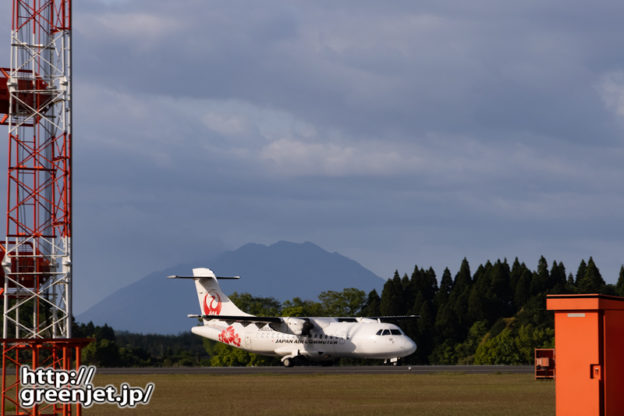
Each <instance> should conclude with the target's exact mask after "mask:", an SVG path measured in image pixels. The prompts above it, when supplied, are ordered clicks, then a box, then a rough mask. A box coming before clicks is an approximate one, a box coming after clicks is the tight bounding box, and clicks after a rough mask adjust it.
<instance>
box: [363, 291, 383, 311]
mask: <svg viewBox="0 0 624 416" xmlns="http://www.w3.org/2000/svg"><path fill="white" fill-rule="evenodd" d="M380 304H381V298H380V297H379V295H378V294H377V291H376V290H375V289H373V290H371V291H370V292H369V294H368V298H366V304H365V305H364V307H363V308H362V316H380V315H381V311H380V310H379V306H380Z"/></svg>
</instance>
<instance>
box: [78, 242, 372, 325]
mask: <svg viewBox="0 0 624 416" xmlns="http://www.w3.org/2000/svg"><path fill="white" fill-rule="evenodd" d="M193 267H209V268H211V269H212V270H213V271H214V272H215V274H217V276H219V275H221V276H232V275H238V276H241V279H240V280H234V281H230V280H226V281H223V280H222V281H220V284H221V286H222V288H223V290H224V292H226V293H232V292H235V291H236V292H239V293H242V292H248V293H251V294H252V295H254V296H261V297H274V298H276V299H278V300H280V301H284V300H286V299H292V298H294V297H296V296H298V297H300V298H302V299H311V300H316V298H317V297H318V295H319V294H320V293H321V292H323V291H325V290H342V289H344V288H346V287H355V288H358V289H362V290H365V291H366V292H369V291H370V290H372V289H377V291H378V292H379V293H381V292H380V291H381V288H382V286H383V283H384V281H383V279H382V278H380V277H379V276H377V275H375V274H374V273H372V272H371V271H370V270H368V269H366V268H364V267H363V266H361V265H360V264H359V263H357V262H356V261H354V260H351V259H349V258H347V257H344V256H342V255H340V254H338V253H329V252H327V251H325V250H323V249H322V248H320V247H319V246H317V245H315V244H312V243H309V242H306V243H301V244H298V243H290V242H286V241H280V242H278V243H275V244H273V245H270V246H265V245H262V244H246V245H244V246H242V247H240V248H239V249H237V250H234V251H228V252H225V253H223V254H221V255H219V256H218V257H216V258H214V259H213V260H211V261H208V262H206V263H205V264H199V263H198V264H194V265H188V264H187V265H177V266H174V267H171V268H168V269H165V270H160V271H157V272H154V273H151V274H149V275H147V276H145V277H144V278H142V279H140V280H138V281H136V282H134V283H132V284H130V285H128V286H126V287H123V288H121V289H119V290H118V291H116V292H115V293H113V294H112V295H110V296H107V297H106V298H104V299H102V300H101V301H100V302H98V303H97V304H95V305H94V306H92V307H91V308H89V309H88V310H87V311H85V312H84V313H82V314H80V315H78V316H77V317H76V320H77V321H78V322H85V323H86V322H89V321H93V323H94V324H98V325H102V324H104V323H106V324H108V325H109V326H111V327H113V328H114V329H117V330H127V331H132V332H141V333H160V334H175V333H179V332H182V331H186V330H188V329H189V328H190V327H191V326H192V325H193V323H194V321H192V320H191V319H189V318H187V317H186V315H187V314H188V313H198V312H199V305H198V302H197V294H196V292H195V286H194V285H193V284H192V282H191V281H187V280H172V279H167V278H166V276H168V275H171V274H178V275H184V276H189V275H191V269H192V268H193Z"/></svg>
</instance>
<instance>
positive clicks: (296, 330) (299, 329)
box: [284, 318, 313, 335]
mask: <svg viewBox="0 0 624 416" xmlns="http://www.w3.org/2000/svg"><path fill="white" fill-rule="evenodd" d="M284 323H285V324H286V326H287V327H288V331H289V332H290V333H292V334H295V335H310V330H311V329H312V327H313V325H312V323H311V322H310V320H309V319H306V318H284Z"/></svg>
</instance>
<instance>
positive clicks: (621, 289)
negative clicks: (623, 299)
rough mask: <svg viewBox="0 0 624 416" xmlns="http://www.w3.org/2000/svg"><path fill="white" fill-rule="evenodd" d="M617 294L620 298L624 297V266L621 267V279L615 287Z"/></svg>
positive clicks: (619, 278)
mask: <svg viewBox="0 0 624 416" xmlns="http://www.w3.org/2000/svg"><path fill="white" fill-rule="evenodd" d="M615 293H617V295H618V296H624V265H623V266H621V267H620V277H618V281H617V284H616V285H615Z"/></svg>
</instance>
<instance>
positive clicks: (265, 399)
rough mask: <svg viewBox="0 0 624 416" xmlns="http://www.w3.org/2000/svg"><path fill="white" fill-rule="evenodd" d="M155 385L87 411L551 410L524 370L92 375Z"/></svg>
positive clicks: (540, 385) (544, 391)
mask: <svg viewBox="0 0 624 416" xmlns="http://www.w3.org/2000/svg"><path fill="white" fill-rule="evenodd" d="M123 382H127V383H128V384H130V385H131V386H141V387H143V386H145V385H146V384H147V383H149V382H154V383H155V384H156V389H155V391H154V395H153V396H152V399H151V402H150V403H149V405H145V406H137V407H136V408H135V409H118V408H117V407H116V406H110V405H94V406H93V407H91V408H90V409H86V410H85V412H84V414H86V415H87V416H100V415H111V414H122V415H154V416H159V415H163V416H164V415H227V416H239V415H240V416H242V415H245V416H249V415H272V416H274V415H289V416H291V415H292V416H297V415H330V416H331V415H341V416H349V415H354V416H355V415H357V416H366V415H426V416H429V415H431V416H438V415H440V416H441V415H444V416H447V415H453V416H455V415H457V416H464V415H466V416H468V415H474V416H477V415H478V416H487V415H491V416H494V415H496V416H515V415H518V416H526V415H532V416H541V415H548V416H554V414H555V393H554V383H553V382H551V381H535V380H534V379H533V377H532V375H530V374H455V373H454V374H450V373H449V374H446V373H442V374H425V375H423V374H420V375H415V374H401V375H374V376H371V375H320V374H319V375H279V374H266V375H231V376H230V375H147V376H146V375H100V374H98V375H96V377H95V381H94V384H95V385H100V386H104V385H108V384H113V385H115V386H119V384H121V383H123Z"/></svg>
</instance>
